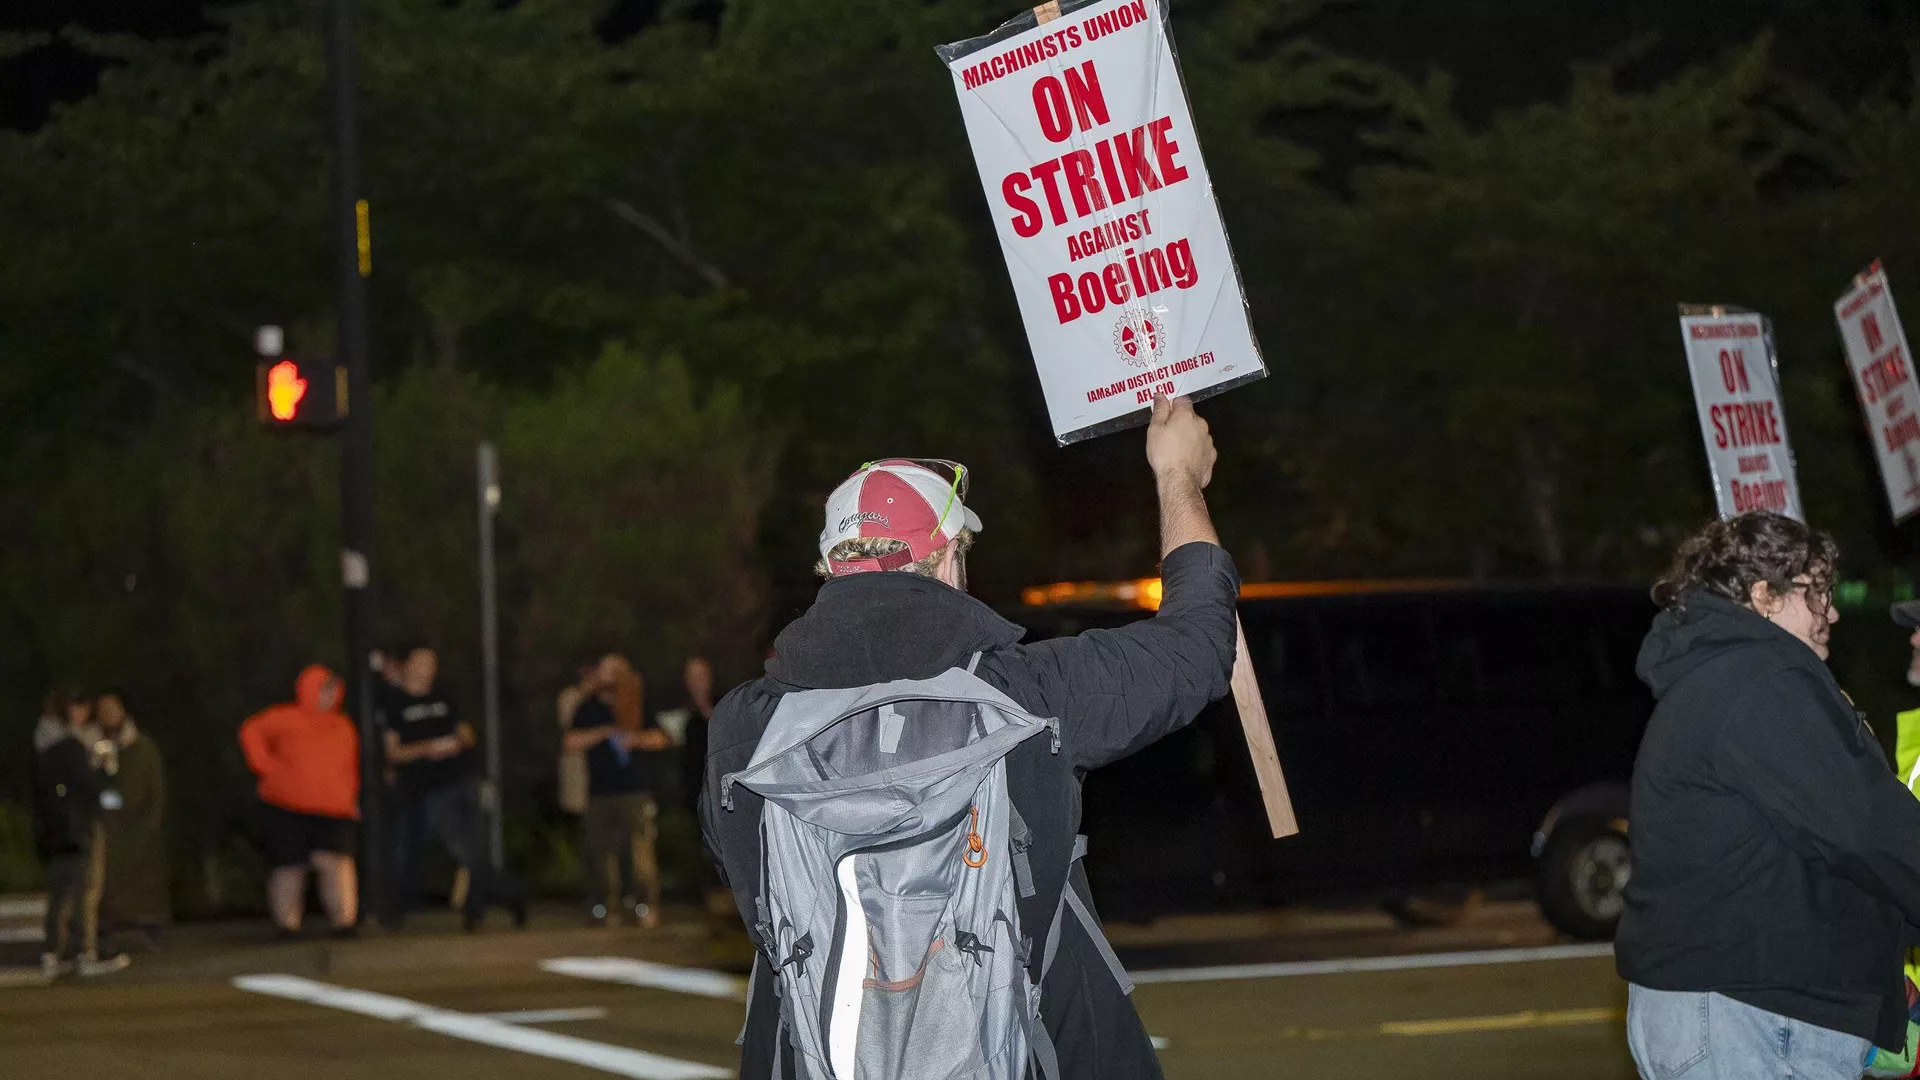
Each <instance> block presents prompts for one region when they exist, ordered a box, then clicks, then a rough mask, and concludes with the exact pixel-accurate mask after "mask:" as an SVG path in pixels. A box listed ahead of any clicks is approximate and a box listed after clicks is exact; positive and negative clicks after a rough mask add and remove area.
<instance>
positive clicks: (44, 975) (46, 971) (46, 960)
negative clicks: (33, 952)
mask: <svg viewBox="0 0 1920 1080" xmlns="http://www.w3.org/2000/svg"><path fill="white" fill-rule="evenodd" d="M72 973H73V961H71V960H62V959H60V957H59V956H57V955H55V954H54V953H41V954H40V978H41V980H42V981H43V982H49V983H51V982H55V981H57V980H58V979H59V978H60V976H62V975H70V974H72Z"/></svg>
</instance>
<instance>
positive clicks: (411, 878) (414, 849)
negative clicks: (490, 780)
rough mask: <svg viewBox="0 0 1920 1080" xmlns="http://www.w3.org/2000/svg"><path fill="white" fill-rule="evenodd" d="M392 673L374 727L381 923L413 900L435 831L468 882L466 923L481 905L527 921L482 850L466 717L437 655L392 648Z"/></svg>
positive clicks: (394, 920) (483, 830)
mask: <svg viewBox="0 0 1920 1080" xmlns="http://www.w3.org/2000/svg"><path fill="white" fill-rule="evenodd" d="M394 658H395V659H396V660H397V661H398V662H399V664H400V668H399V678H398V679H397V680H396V681H395V682H394V683H392V684H390V685H389V686H387V687H385V688H384V692H383V693H382V695H381V700H380V715H381V726H382V728H383V729H384V730H383V732H382V735H381V739H382V742H383V744H384V747H385V750H386V756H387V765H388V768H389V771H390V773H391V776H392V783H393V791H394V805H395V811H396V812H395V814H394V833H393V835H394V846H393V864H392V895H391V896H390V898H389V901H388V903H389V907H388V912H387V920H386V921H387V923H388V925H389V926H398V925H400V924H401V923H402V922H404V921H405V919H406V916H407V913H408V912H410V911H411V910H413V909H414V908H415V907H417V906H418V904H419V899H420V855H421V853H422V851H423V850H424V849H425V847H426V840H427V837H428V836H429V835H432V836H434V837H437V838H438V839H439V841H440V843H441V844H442V845H443V846H445V847H446V849H447V853H448V854H449V855H452V856H453V858H454V859H455V860H457V861H458V862H459V863H460V865H462V866H465V867H466V868H467V872H468V874H469V875H470V876H471V883H470V884H469V886H468V888H467V899H466V904H465V905H464V907H463V909H462V919H463V923H464V925H465V926H466V928H467V929H468V930H470V931H471V930H474V929H477V928H478V927H479V925H480V921H481V919H482V918H483V917H485V915H486V911H487V908H488V907H491V906H499V907H504V908H506V909H507V910H508V911H509V912H511V913H512V915H513V922H514V925H515V926H518V927H525V926H526V924H527V901H526V893H525V890H523V889H522V888H521V887H520V883H519V882H517V881H515V880H514V879H513V877H512V876H511V875H509V874H508V873H507V872H506V870H505V869H504V868H502V867H498V866H495V865H493V860H492V858H491V856H490V854H489V852H488V850H487V822H486V814H485V811H484V810H483V809H482V808H481V800H480V779H479V772H478V763H477V755H476V754H475V753H474V747H475V745H476V744H477V743H478V742H479V739H478V738H477V737H476V736H475V735H474V732H473V725H471V724H469V723H467V722H466V721H464V720H462V719H461V718H460V714H459V711H458V710H457V709H455V708H454V705H453V702H451V701H449V700H448V699H447V697H446V695H445V694H443V693H441V692H440V689H439V687H438V685H437V683H436V680H437V678H438V676H439V673H440V655H439V653H437V652H435V651H434V650H433V648H432V647H430V646H428V645H425V644H411V645H409V646H407V647H405V648H402V649H398V650H395V652H394Z"/></svg>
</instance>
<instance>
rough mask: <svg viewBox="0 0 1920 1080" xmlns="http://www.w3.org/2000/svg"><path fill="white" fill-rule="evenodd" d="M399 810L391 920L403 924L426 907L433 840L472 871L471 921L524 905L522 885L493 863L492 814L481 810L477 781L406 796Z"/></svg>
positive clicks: (398, 804)
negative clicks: (423, 873)
mask: <svg viewBox="0 0 1920 1080" xmlns="http://www.w3.org/2000/svg"><path fill="white" fill-rule="evenodd" d="M394 811H395V812H394V822H393V849H392V851H393V856H392V858H393V862H392V864H391V869H390V870H389V873H390V874H391V875H392V879H391V889H392V896H391V898H390V900H389V910H388V916H387V917H388V919H389V920H391V921H394V922H398V921H399V920H401V919H403V918H405V917H406V915H407V913H408V912H410V911H413V910H414V909H415V908H417V907H419V906H420V857H421V855H422V853H423V852H424V851H425V850H426V846H427V840H428V839H429V838H430V837H433V838H438V839H439V841H440V843H441V845H442V846H443V847H445V848H446V849H447V854H449V855H451V856H453V860H454V861H455V862H457V863H459V864H460V865H462V866H464V867H466V868H467V874H468V879H467V902H466V914H467V915H468V916H469V917H471V918H477V917H479V915H480V914H481V913H482V912H484V911H485V910H486V909H487V907H488V906H490V905H498V906H502V907H509V908H511V907H515V906H517V905H519V904H520V903H522V902H523V901H524V897H525V893H524V891H523V890H522V889H521V888H520V883H519V882H518V881H515V880H514V879H513V877H512V876H511V875H509V874H508V873H506V871H504V870H502V869H500V868H499V867H496V866H494V865H493V859H492V857H491V855H490V853H489V852H488V850H487V818H486V811H485V810H483V809H482V808H481V806H480V788H479V785H478V783H477V782H476V781H472V780H463V781H460V782H458V783H454V784H449V785H447V786H446V787H441V788H435V789H433V790H431V791H423V792H401V793H400V797H399V798H398V799H397V800H396V804H395V807H394Z"/></svg>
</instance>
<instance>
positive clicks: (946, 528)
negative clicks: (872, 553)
mask: <svg viewBox="0 0 1920 1080" xmlns="http://www.w3.org/2000/svg"><path fill="white" fill-rule="evenodd" d="M966 497H967V467H966V466H965V465H962V464H960V463H958V462H954V461H941V460H927V459H922V460H909V459H907V458H890V459H888V460H886V461H872V462H868V463H867V464H866V465H863V466H861V467H860V471H859V472H856V473H854V474H853V475H852V476H849V477H847V478H846V479H845V480H844V481H842V482H841V484H840V486H839V487H837V488H834V489H833V494H832V495H830V496H828V497H827V524H826V527H825V528H823V529H821V530H820V557H821V558H823V559H826V560H827V569H828V570H830V571H831V572H832V573H833V574H834V575H835V576H838V575H841V574H864V573H868V572H870V571H874V570H898V569H899V568H901V567H903V566H906V565H909V564H911V563H916V562H919V561H920V560H921V559H924V558H926V557H927V556H929V555H931V554H933V553H934V552H936V551H939V550H940V549H941V548H942V547H944V546H946V544H947V542H948V541H950V540H952V539H953V538H954V537H956V536H958V535H960V530H961V529H963V528H964V529H968V530H971V531H972V532H976V533H977V532H980V531H982V528H981V525H980V516H979V515H978V514H975V513H974V512H973V511H971V510H969V509H967V506H966V503H965V502H963V501H962V500H964V499H965V498H966ZM861 536H884V537H887V538H889V539H893V540H898V541H900V542H902V543H904V544H906V545H907V546H906V547H905V548H904V549H902V550H900V551H896V552H894V553H893V554H891V555H883V556H881V557H879V558H874V559H850V560H843V559H835V558H833V549H834V547H835V546H836V545H838V544H840V543H841V542H842V541H846V540H852V539H854V538H856V537H861Z"/></svg>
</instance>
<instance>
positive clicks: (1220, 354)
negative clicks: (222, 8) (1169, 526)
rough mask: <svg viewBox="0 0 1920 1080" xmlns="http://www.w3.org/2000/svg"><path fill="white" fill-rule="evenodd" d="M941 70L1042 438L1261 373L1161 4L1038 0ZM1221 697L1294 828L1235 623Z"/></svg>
mask: <svg viewBox="0 0 1920 1080" xmlns="http://www.w3.org/2000/svg"><path fill="white" fill-rule="evenodd" d="M935 51H936V52H937V53H938V54H939V56H940V59H941V60H942V61H943V62H944V63H945V64H946V65H947V70H948V71H949V73H951V75H952V76H953V87H954V92H955V93H957V94H958V95H959V98H960V112H961V115H962V116H963V117H964V119H965V120H966V127H967V138H968V140H969V141H970V143H971V144H972V147H973V155H974V161H975V163H976V164H977V165H978V166H979V169H980V184H981V186H982V188H984V189H985V191H986V196H987V203H988V204H989V206H990V207H991V210H992V214H993V223H994V230H995V231H996V232H997V233H998V235H999V237H1000V249H1001V253H1002V254H1003V255H1004V256H1005V257H1006V262H1007V274H1008V276H1009V277H1010V278H1011V279H1012V283H1013V291H1014V297H1015V299H1016V300H1017V301H1018V302H1019V306H1020V318H1021V321H1022V323H1023V324H1024V325H1025V328H1026V332H1027V342H1028V344H1029V345H1030V346H1031V348H1032V350H1033V361H1034V366H1035V368H1036V369H1037V371H1038V373H1039V376H1040V386H1041V390H1042V391H1043V392H1044V394H1045V395H1046V401H1047V414H1048V416H1049V417H1050V418H1051V420H1052V424H1053V434H1054V439H1055V440H1056V441H1057V442H1058V443H1059V444H1060V445H1062V446H1065V445H1067V444H1068V443H1073V442H1078V441H1080V440H1082V439H1088V438H1092V437H1094V436H1096V435H1104V434H1107V433H1109V432H1113V431H1119V430H1122V429H1124V428H1129V427H1137V426H1139V425H1141V424H1144V423H1146V422H1147V420H1148V419H1149V417H1150V416H1151V415H1152V409H1153V399H1154V398H1155V397H1158V396H1166V397H1178V396H1184V397H1190V398H1194V399H1199V398H1203V397H1209V396H1212V395H1214V394H1217V393H1220V392H1221V391H1224V390H1228V389H1231V388H1233V387H1236V386H1241V385H1244V384H1245V383H1248V382H1251V381H1253V380H1255V379H1260V378H1264V377H1265V376H1266V373H1267V369H1266V364H1265V363H1264V362H1263V361H1262V360H1261V358H1260V347H1259V346H1258V345H1257V344H1256V343H1255V342H1254V340H1253V326H1252V324H1251V322H1250V321H1249V320H1248V318H1247V304H1246V297H1245V294H1244V293H1243V292H1242V291H1241V288H1240V271H1239V268H1238V267H1237V266H1236V265H1235V264H1234V261H1233V252H1232V251H1231V250H1230V249H1229V248H1228V246H1227V231H1226V226H1225V225H1224V224H1222V222H1221V220H1220V207H1219V204H1218V203H1217V202H1215V200H1214V197H1213V184H1212V181H1211V180H1209V179H1208V175H1207V167H1206V163H1205V162H1204V161H1203V160H1202V159H1201V157H1200V140H1199V137H1198V136H1197V135H1196V134H1195V132H1194V127H1193V113H1192V110H1191V109H1190V108H1189V107H1188V104H1187V95H1186V88H1185V87H1184V85H1183V84H1182V83H1181V79H1180V68H1179V65H1178V63H1177V62H1176V61H1175V59H1174V55H1173V44H1172V41H1171V40H1170V39H1169V38H1168V36H1167V28H1166V12H1165V11H1164V9H1163V8H1162V7H1161V4H1160V0H1079V2H1075V0H1066V2H1061V0H1049V2H1048V3H1045V4H1042V5H1041V6H1039V7H1036V8H1034V9H1032V10H1031V11H1027V12H1022V13H1021V14H1020V15H1018V16H1016V17H1015V18H1013V19H1011V20H1009V21H1008V22H1006V23H1005V24H1003V25H1002V26H1001V27H1000V28H999V29H997V30H995V31H993V32H992V33H990V34H985V35H983V36H980V37H976V38H970V39H968V40H966V41H957V42H953V43H951V44H948V45H943V46H940V47H939V48H938V49H936V50H935ZM1234 629H1235V634H1236V646H1235V647H1236V652H1235V654H1234V662H1233V677H1232V686H1233V698H1234V703H1235V705H1236V706H1238V708H1239V712H1240V726H1241V728H1242V729H1243V730H1244V731H1245V732H1246V737H1247V747H1248V750H1249V751H1250V752H1251V754H1252V756H1253V767H1254V774H1255V776H1257V777H1258V778H1259V781H1260V794H1261V798H1262V800H1263V801H1264V802H1265V805H1266V810H1267V822H1268V824H1269V825H1270V826H1271V827H1272V830H1273V835H1274V836H1275V837H1276V838H1277V837H1282V836H1291V835H1293V834H1295V833H1297V832H1299V831H1300V825H1299V822H1298V821H1297V820H1296V819H1295V817H1294V812H1293V803H1292V801H1291V800H1290V799H1289V798H1288V796H1287V781H1286V777H1285V775H1284V774H1283V773H1282V772H1281V770H1280V757H1279V754H1278V753H1277V752H1276V751H1275V750H1274V746H1273V730H1272V728H1271V727H1269V726H1268V723H1267V710H1266V705H1265V703H1264V702H1263V701H1262V700H1261V697H1260V684H1259V681H1258V680H1257V679H1256V678H1255V677H1254V671H1253V664H1252V662H1251V660H1250V659H1249V658H1248V656H1247V635H1246V630H1245V629H1244V628H1243V627H1241V626H1240V625H1239V620H1238V618H1237V617H1236V619H1235V627H1234Z"/></svg>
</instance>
